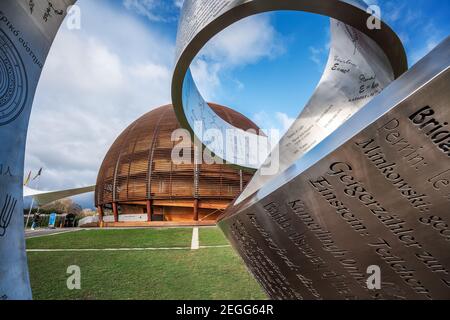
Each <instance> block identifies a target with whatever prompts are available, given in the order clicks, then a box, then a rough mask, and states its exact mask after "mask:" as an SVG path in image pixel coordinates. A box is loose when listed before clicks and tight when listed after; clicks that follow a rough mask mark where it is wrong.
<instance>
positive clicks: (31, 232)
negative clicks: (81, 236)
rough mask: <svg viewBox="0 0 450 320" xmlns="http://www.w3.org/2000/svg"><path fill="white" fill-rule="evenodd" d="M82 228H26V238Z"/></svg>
mask: <svg viewBox="0 0 450 320" xmlns="http://www.w3.org/2000/svg"><path fill="white" fill-rule="evenodd" d="M80 230H82V229H79V228H70V229H49V228H38V229H36V230H31V229H27V230H25V238H26V239H30V238H37V237H44V236H52V235H55V234H61V233H67V232H75V231H80Z"/></svg>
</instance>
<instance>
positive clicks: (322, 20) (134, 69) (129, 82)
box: [26, 0, 450, 206]
mask: <svg viewBox="0 0 450 320" xmlns="http://www.w3.org/2000/svg"><path fill="white" fill-rule="evenodd" d="M181 2H182V1H181V0H114V1H112V0H95V1H92V0H79V1H78V5H79V6H80V8H81V13H82V19H81V23H82V24H81V30H68V29H67V28H65V27H62V28H61V30H60V32H59V33H58V36H57V38H56V39H55V43H54V45H53V47H52V50H51V52H50V54H49V57H48V60H47V63H46V65H45V67H44V71H43V74H42V78H41V81H40V83H39V87H38V91H37V94H36V98H35V103H34V106H33V112H32V116H31V123H30V130H29V135H28V144H27V157H26V170H34V171H37V170H38V169H39V168H40V167H44V173H43V176H42V178H41V181H40V182H39V187H40V188H41V189H47V190H50V189H58V188H71V187H79V186H84V185H89V184H94V183H95V180H96V175H97V171H98V168H99V166H100V164H101V161H102V160H103V157H104V155H105V154H106V152H107V150H108V148H109V146H110V145H111V144H112V143H113V141H114V139H115V138H116V137H117V135H118V134H119V133H120V132H121V131H122V130H123V129H124V128H126V127H127V126H128V125H129V124H130V123H131V122H132V121H134V120H135V119H136V118H138V117H139V116H141V115H142V114H144V113H146V112H147V111H149V110H151V109H153V108H155V107H158V106H160V105H162V104H166V103H170V80H171V75H172V74H171V72H172V68H173V62H174V61H173V59H174V56H173V55H174V47H175V37H176V28H177V19H178V15H179V9H180V5H181ZM370 3H371V4H377V5H379V6H380V8H381V10H382V18H383V19H384V20H385V21H387V22H388V24H389V25H390V26H391V27H392V28H393V29H394V31H396V32H397V34H398V35H399V36H400V37H401V39H402V41H403V43H404V46H405V48H406V52H407V55H408V59H409V63H410V65H412V64H414V63H415V62H417V61H418V60H419V59H420V58H421V57H423V56H424V55H425V54H426V53H428V52H429V51H430V50H432V49H433V48H434V47H435V46H436V45H437V44H439V43H440V42H441V41H442V40H443V39H445V38H446V37H447V36H448V35H450V21H449V19H448V15H449V13H450V1H447V0H415V1H407V0H386V1H385V0H377V1H373V0H371V1H370ZM328 28H329V19H328V18H326V17H322V16H318V15H312V14H306V13H299V12H275V13H270V14H263V15H258V16H254V17H251V18H247V19H245V20H244V21H241V22H239V23H237V24H235V25H233V26H231V27H230V28H229V29H228V30H225V31H223V32H222V33H221V34H219V35H218V36H217V37H216V38H214V39H213V40H212V41H211V42H210V43H209V44H208V45H207V46H206V47H205V48H204V50H203V51H202V52H201V53H200V54H199V56H198V57H197V59H196V61H195V62H194V64H193V66H192V68H193V75H194V78H195V79H196V81H197V82H198V85H199V88H200V90H201V92H202V93H203V95H204V96H205V97H206V98H207V99H208V100H210V101H214V102H217V103H220V104H224V105H227V106H229V107H232V108H234V109H236V110H238V111H239V112H241V113H243V114H245V115H246V116H247V117H249V118H251V119H252V120H254V121H255V122H256V123H257V124H258V125H259V126H260V127H262V128H264V129H270V128H278V129H280V130H286V129H287V127H288V126H289V125H290V123H291V122H292V121H293V119H294V118H295V117H296V116H297V115H298V113H299V111H300V110H301V108H302V107H303V106H304V104H305V103H306V102H307V100H308V99H309V97H310V95H311V93H312V92H313V90H314V88H315V86H316V85H317V82H318V81H319V78H320V76H321V74H322V70H323V68H324V65H325V62H326V59H327V54H328V48H327V44H328V42H329V31H328ZM69 119H70V120H69ZM35 187H37V186H36V185H35ZM77 201H80V202H82V204H84V205H85V206H90V205H92V202H93V196H92V195H88V196H84V197H81V198H80V197H79V198H77Z"/></svg>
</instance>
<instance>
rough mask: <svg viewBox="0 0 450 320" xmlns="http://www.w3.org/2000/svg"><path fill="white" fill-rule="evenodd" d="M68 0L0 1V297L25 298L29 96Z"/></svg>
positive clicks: (28, 293)
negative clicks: (26, 154)
mask: <svg viewBox="0 0 450 320" xmlns="http://www.w3.org/2000/svg"><path fill="white" fill-rule="evenodd" d="M73 3H74V1H72V0H51V1H50V0H45V1H36V0H34V1H30V0H2V1H1V2H0V299H2V300H3V299H30V298H31V289H30V284H29V276H28V267H27V259H26V253H25V239H24V238H25V237H24V226H23V190H22V188H23V186H22V181H23V166H24V155H25V141H26V133H27V128H28V120H29V116H30V112H31V106H32V103H33V97H34V93H35V91H36V87H37V83H38V81H39V77H40V75H41V71H42V68H43V65H44V63H45V59H46V57H47V54H48V52H49V50H50V46H51V44H52V42H53V39H54V37H55V35H56V32H57V31H58V28H59V26H60V24H61V22H62V21H63V19H64V16H65V13H66V10H67V8H68V7H69V6H70V5H72V4H73Z"/></svg>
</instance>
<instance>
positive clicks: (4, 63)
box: [0, 30, 28, 126]
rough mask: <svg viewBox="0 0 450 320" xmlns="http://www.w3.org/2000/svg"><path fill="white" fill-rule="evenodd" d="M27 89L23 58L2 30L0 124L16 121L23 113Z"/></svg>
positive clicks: (0, 36) (0, 33)
mask: <svg viewBox="0 0 450 320" xmlns="http://www.w3.org/2000/svg"><path fill="white" fill-rule="evenodd" d="M27 91H28V83H27V76H26V73H25V66H24V64H23V61H22V58H21V57H20V55H19V53H18V52H17V49H16V47H15V45H14V44H13V43H12V42H11V40H10V38H9V37H8V35H7V34H6V33H5V32H4V31H3V30H0V126H3V125H5V124H8V123H10V122H12V121H14V120H15V119H16V118H17V117H18V116H19V115H20V114H21V113H22V111H23V108H24V107H25V101H26V97H27Z"/></svg>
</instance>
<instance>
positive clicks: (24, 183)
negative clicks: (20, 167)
mask: <svg viewBox="0 0 450 320" xmlns="http://www.w3.org/2000/svg"><path fill="white" fill-rule="evenodd" d="M30 179H31V170H30V172H28V176H27V178H26V179H25V181H24V182H23V185H24V186H26V185H28V184H29V183H30Z"/></svg>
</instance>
